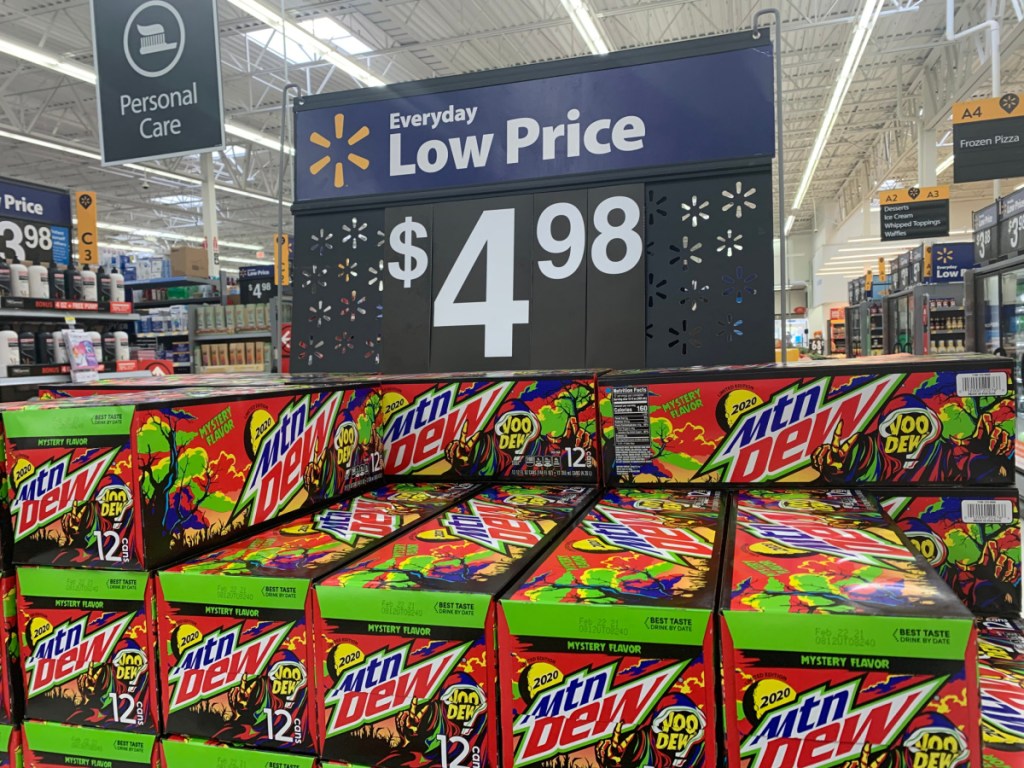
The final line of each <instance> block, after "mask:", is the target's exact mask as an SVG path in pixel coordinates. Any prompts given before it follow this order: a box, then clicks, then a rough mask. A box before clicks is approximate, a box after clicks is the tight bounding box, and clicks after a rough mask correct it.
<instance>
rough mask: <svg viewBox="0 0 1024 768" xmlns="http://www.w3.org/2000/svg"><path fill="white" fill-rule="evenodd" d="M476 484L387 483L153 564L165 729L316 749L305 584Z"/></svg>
mask: <svg viewBox="0 0 1024 768" xmlns="http://www.w3.org/2000/svg"><path fill="white" fill-rule="evenodd" d="M472 491H473V486H471V485H456V484H423V485H417V486H414V487H395V486H385V487H384V488H383V489H378V490H377V491H375V492H374V493H373V494H372V495H367V496H357V497H355V498H352V499H349V500H347V501H343V502H338V503H335V504H332V505H330V506H328V507H326V508H324V509H322V510H321V511H319V512H315V513H312V514H308V515H303V516H301V517H299V518H293V519H289V520H288V521H287V522H285V523H283V524H281V525H279V526H277V527H275V528H271V529H270V530H267V531H263V532H262V533H258V534H256V535H254V536H251V537H249V538H246V539H242V540H241V541H239V542H236V543H234V544H230V545H228V546H226V547H222V548H220V549H214V550H212V551H209V552H207V553H205V554H203V555H200V556H198V557H195V558H192V559H190V560H187V561H185V562H184V563H181V564H179V565H175V566H172V567H170V568H167V569H166V570H163V571H161V572H160V574H159V577H158V584H159V588H158V600H157V605H158V613H159V616H160V619H159V638H160V645H159V647H160V648H161V649H163V654H162V658H161V663H160V674H159V677H160V685H161V690H162V696H163V699H162V711H163V718H164V732H165V733H169V734H177V735H186V736H198V737H202V738H210V739H215V740H217V741H219V742H227V743H233V744H239V745H245V746H252V747H256V748H259V749H264V750H279V751H289V752H298V753H306V754H313V753H314V747H315V741H314V739H315V737H316V733H317V720H316V717H315V713H316V711H315V707H314V706H313V701H311V693H310V692H311V691H315V690H316V689H315V685H314V680H315V679H318V677H319V673H318V671H317V670H318V667H319V666H320V664H319V663H318V661H319V660H318V659H317V658H316V656H315V655H314V637H313V635H312V632H313V627H314V616H313V599H312V598H313V594H312V586H311V585H312V584H313V582H315V581H316V580H317V579H320V578H322V577H323V576H325V575H326V574H328V573H330V572H331V571H334V570H337V569H338V568H340V567H341V566H343V565H346V564H348V563H351V562H352V561H353V560H355V559H357V558H360V557H363V556H365V554H366V552H367V551H368V550H370V549H372V548H374V547H376V546H377V545H378V544H379V543H381V542H382V541H386V540H387V539H389V538H391V537H393V536H394V535H395V534H397V533H398V532H400V531H402V530H404V529H407V528H409V527H411V526H413V525H415V524H417V523H419V522H421V521H422V520H424V519H425V518H428V517H430V516H432V515H433V514H435V513H436V512H438V511H439V510H442V509H445V508H446V507H449V506H451V505H452V504H454V503H455V502H457V501H459V500H460V499H462V498H463V497H465V496H467V495H469V494H471V493H472ZM396 498H397V499H402V500H400V501H396V500H395V499H396ZM410 498H415V499H416V501H415V502H412V501H408V499H410Z"/></svg>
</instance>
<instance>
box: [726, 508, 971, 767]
mask: <svg viewBox="0 0 1024 768" xmlns="http://www.w3.org/2000/svg"><path fill="white" fill-rule="evenodd" d="M805 500H806V497H804V496H803V495H802V494H801V492H800V491H798V490H791V491H780V492H779V494H778V499H777V501H779V502H780V503H778V504H765V503H764V499H763V498H758V497H752V496H748V495H745V494H744V493H742V492H741V493H738V494H736V496H735V497H734V498H733V502H732V505H733V515H732V518H731V520H730V528H731V530H730V533H729V540H728V544H727V546H726V551H725V556H724V562H725V564H726V565H725V571H726V572H725V576H724V579H723V582H722V584H723V587H722V588H723V592H724V596H725V599H724V603H723V605H722V606H721V621H720V629H721V633H722V637H721V652H722V666H721V668H722V675H723V697H724V699H723V701H722V709H723V711H724V713H725V718H726V722H725V734H726V757H727V763H728V765H729V766H737V767H738V768H744V767H749V768H755V767H757V768H762V767H763V766H780V767H781V766H802V767H803V768H815V767H817V766H821V767H822V768H823V767H824V766H850V765H859V766H871V765H879V766H882V765H904V766H912V765H948V766H952V765H970V766H979V765H980V759H979V758H980V754H981V751H980V750H981V744H980V734H979V732H978V727H977V723H978V719H979V718H978V712H979V696H978V680H977V641H976V635H975V630H974V619H973V617H972V616H971V614H970V613H969V612H968V611H967V609H966V608H964V607H963V606H962V605H961V604H960V602H959V601H958V600H957V599H956V596H955V595H954V594H953V593H952V591H951V590H950V589H949V587H948V586H947V585H946V584H945V582H943V581H942V580H941V579H940V578H939V577H938V576H937V575H936V574H935V572H934V571H933V570H932V569H931V568H930V567H928V565H927V563H925V561H924V560H923V559H922V558H921V557H920V555H918V554H916V553H915V551H914V549H913V547H912V545H911V544H910V542H909V541H908V540H907V539H906V538H905V537H904V536H903V535H902V534H901V533H900V531H899V529H897V528H896V527H895V525H893V524H892V523H891V522H890V521H889V520H888V519H887V518H885V516H884V515H882V514H881V513H870V512H865V511H852V512H851V511H838V512H828V513H826V512H823V511H808V510H805V509H790V508H789V507H790V506H791V504H790V503H789V502H794V501H795V502H797V504H798V506H799V505H802V504H803V503H804V501H805ZM857 761H860V762H859V763H858V762H857Z"/></svg>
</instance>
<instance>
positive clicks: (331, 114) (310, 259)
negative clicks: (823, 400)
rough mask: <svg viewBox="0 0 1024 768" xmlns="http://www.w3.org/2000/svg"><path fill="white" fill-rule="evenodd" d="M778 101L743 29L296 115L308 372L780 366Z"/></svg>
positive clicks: (350, 99) (301, 313)
mask: <svg viewBox="0 0 1024 768" xmlns="http://www.w3.org/2000/svg"><path fill="white" fill-rule="evenodd" d="M683 85H685V87H681V86H683ZM723 93H727V94H728V95H729V97H728V98H725V99H723V98H722V94H723ZM772 94H773V82H772V49H771V46H770V45H769V44H768V43H767V42H766V38H765V37H763V36H762V37H761V38H754V37H753V36H752V35H751V34H749V33H742V34H736V35H728V36H722V37H717V38H711V39H705V40H700V41H693V42H688V43H681V44H673V45H669V46H660V47H654V48H647V49H643V50H641V51H629V52H622V53H618V54H612V55H609V56H604V57H587V58H582V59H575V60H572V61H565V62H557V63H552V64H542V65H535V66H529V67H517V68H514V69H508V70H501V71H498V72H493V73H481V74H475V75H469V76H460V77H454V78H443V79H439V80H433V81H429V82H423V83H411V84H403V85H395V86H390V87H385V88H380V89H364V90H362V91H358V92H345V93H338V94H329V95H325V96H316V97H307V98H304V99H300V100H299V101H298V103H297V105H296V116H295V120H296V123H295V124H296V163H295V167H296V191H297V195H296V198H297V202H296V204H295V206H294V209H293V210H294V212H295V213H296V225H295V226H296V232H295V241H296V242H295V248H294V253H293V261H294V266H293V282H294V285H295V288H296V306H295V319H294V323H295V327H294V339H293V343H292V364H293V366H295V367H294V370H319V371H373V370H384V371H389V372H410V371H422V370H430V371H451V370H501V369H524V368H544V367H559V368H565V367H576V366H579V367H582V366H588V367H619V368H622V367H636V366H645V365H647V366H667V365H701V364H710V363H715V362H725V361H726V360H728V361H729V362H732V363H756V362H765V361H768V360H770V359H772V355H773V343H772V329H771V325H770V324H769V323H764V322H758V318H762V319H763V318H764V317H767V316H769V315H770V314H771V311H772V310H771V307H772V292H773V285H774V275H773V256H772V253H773V249H772V189H771V158H772V156H773V147H774V120H773V95H772Z"/></svg>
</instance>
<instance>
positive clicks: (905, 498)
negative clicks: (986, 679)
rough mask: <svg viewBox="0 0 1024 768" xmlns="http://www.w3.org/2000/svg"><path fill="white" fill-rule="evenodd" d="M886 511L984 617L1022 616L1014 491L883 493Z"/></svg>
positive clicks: (1017, 525) (959, 490)
mask: <svg viewBox="0 0 1024 768" xmlns="http://www.w3.org/2000/svg"><path fill="white" fill-rule="evenodd" d="M877 496H878V499H879V501H880V502H881V504H882V508H883V509H884V510H885V511H886V513H888V514H889V515H890V516H891V517H892V518H893V519H894V520H895V521H896V524H897V525H898V526H899V527H900V529H901V530H902V531H903V533H905V534H906V535H907V538H908V539H910V542H911V543H912V544H913V545H914V546H915V547H916V548H917V551H918V552H920V553H921V554H922V555H923V556H924V559H925V560H927V561H928V564H929V565H931V566H932V567H933V568H934V569H935V570H936V571H938V572H939V575H940V576H942V578H943V579H944V580H945V582H946V583H947V584H949V586H950V588H951V589H952V590H953V592H954V593H956V596H957V597H959V598H960V600H961V601H962V602H963V603H964V605H966V606H967V608H968V609H970V611H971V612H972V613H974V614H976V615H980V616H1020V612H1021V578H1020V577H1021V546H1020V515H1019V512H1018V493H1017V489H1016V488H1007V489H998V488H996V489H987V488H977V489H951V490H939V489H934V490H926V489H921V488H910V489H902V490H901V489H894V490H893V491H892V492H891V493H889V492H885V491H879V492H878V493H877Z"/></svg>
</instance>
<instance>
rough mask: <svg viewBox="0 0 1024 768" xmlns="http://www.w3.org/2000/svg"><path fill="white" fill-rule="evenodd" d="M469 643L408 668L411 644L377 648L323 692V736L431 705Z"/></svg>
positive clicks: (350, 729) (343, 731)
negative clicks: (418, 706)
mask: <svg viewBox="0 0 1024 768" xmlns="http://www.w3.org/2000/svg"><path fill="white" fill-rule="evenodd" d="M470 645H471V643H463V644H462V645H458V646H455V647H454V648H450V649H448V650H447V651H445V652H444V653H439V654H437V655H436V656H429V657H427V658H426V659H424V660H423V661H421V662H419V663H418V664H413V665H411V666H408V655H409V649H410V648H411V646H412V643H407V644H406V645H403V646H401V647H399V648H383V649H381V650H379V651H377V652H375V653H372V654H370V655H369V656H367V657H366V658H365V659H364V660H363V661H362V662H361V663H359V664H357V665H355V666H353V667H351V668H349V669H347V670H346V671H345V672H344V673H343V674H342V675H341V677H339V678H338V681H337V682H336V683H335V684H334V686H333V687H332V688H331V690H330V691H328V692H327V697H326V699H325V703H326V705H327V709H328V713H327V735H328V736H332V735H334V734H337V733H346V732H348V731H352V730H354V729H356V728H359V727H361V726H362V725H364V724H366V723H374V722H377V721H380V720H384V719H386V718H388V717H391V716H392V715H394V714H396V713H397V712H402V711H404V710H406V709H408V708H409V707H410V706H411V705H412V704H414V703H421V702H424V701H432V700H433V699H434V698H435V697H436V696H437V693H438V691H439V690H440V689H441V686H442V685H443V684H444V681H445V679H446V678H447V677H448V674H449V673H450V672H451V671H452V669H453V668H454V667H455V665H456V664H457V663H458V661H459V659H461V658H462V657H463V655H464V654H465V653H466V651H467V650H468V649H469V647H470Z"/></svg>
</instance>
